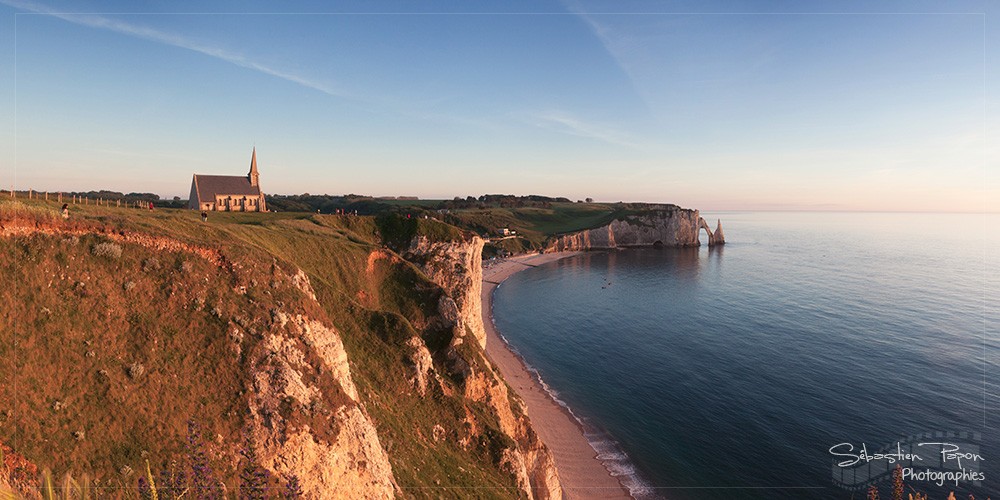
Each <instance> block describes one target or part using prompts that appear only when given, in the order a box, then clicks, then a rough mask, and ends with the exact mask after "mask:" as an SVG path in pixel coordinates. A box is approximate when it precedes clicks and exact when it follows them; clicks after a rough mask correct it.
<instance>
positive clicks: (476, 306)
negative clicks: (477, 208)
mask: <svg viewBox="0 0 1000 500" xmlns="http://www.w3.org/2000/svg"><path fill="white" fill-rule="evenodd" d="M483 244H484V242H483V240H482V239H481V238H479V237H478V236H475V237H472V238H470V239H469V240H466V241H451V242H432V241H430V240H429V239H428V238H426V237H422V236H418V237H416V238H414V239H413V241H412V243H411V245H410V247H409V250H408V251H407V252H406V253H405V254H404V257H405V258H406V259H407V260H410V261H411V262H414V263H418V266H419V267H420V269H421V270H422V271H423V272H424V273H425V274H426V275H427V276H428V277H429V278H430V279H431V280H432V281H434V282H435V283H437V284H438V285H440V286H441V287H442V288H443V289H444V290H445V291H446V295H444V296H442V298H441V300H440V301H439V312H440V316H441V318H442V320H443V321H444V322H445V323H446V324H450V325H453V326H452V328H454V332H455V334H454V336H453V339H452V342H451V344H450V345H449V346H448V348H447V349H446V351H445V357H446V359H447V360H448V370H449V371H450V374H451V375H453V376H456V377H458V378H459V379H460V380H461V381H462V389H463V396H464V397H465V398H467V399H469V400H471V401H476V402H480V403H485V404H486V405H488V407H489V408H490V409H491V410H492V413H493V417H494V418H496V419H497V421H498V422H499V425H500V428H501V430H502V431H503V433H504V434H506V435H507V436H508V437H509V438H510V439H511V440H512V441H513V442H514V446H512V447H509V448H506V449H504V450H503V451H502V454H501V458H500V465H501V466H502V467H503V468H504V469H505V470H507V471H508V472H509V473H511V474H513V475H514V476H515V478H516V481H517V485H518V488H519V489H520V490H521V491H522V492H523V493H524V494H525V495H527V496H528V498H539V499H552V498H562V488H561V486H560V484H559V475H558V473H557V471H556V468H555V461H554V459H553V458H552V454H551V452H549V450H548V448H546V446H545V444H544V443H542V441H541V440H540V439H539V438H538V436H537V435H536V434H535V431H534V429H532V427H531V422H530V421H529V419H528V416H527V414H526V413H525V409H524V406H523V403H521V401H520V399H518V398H516V396H514V395H513V394H511V393H510V391H509V388H508V386H507V384H506V382H505V381H504V380H503V378H502V377H501V376H500V373H499V372H497V371H496V370H495V369H494V367H493V365H492V364H491V363H490V362H489V360H488V359H487V358H486V356H485V353H484V350H483V349H484V348H485V346H486V333H485V329H484V326H483V320H482V304H481V300H482V298H481V297H482V250H483ZM468 343H473V344H474V345H469V344H468ZM512 396H513V397H512ZM467 423H468V425H469V426H471V427H473V428H475V427H476V425H477V422H476V418H475V416H473V415H469V416H468V418H467Z"/></svg>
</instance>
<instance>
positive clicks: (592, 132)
mask: <svg viewBox="0 0 1000 500" xmlns="http://www.w3.org/2000/svg"><path fill="white" fill-rule="evenodd" d="M528 119H529V121H530V122H531V123H532V124H533V125H535V126H536V127H541V128H544V129H548V130H552V131H555V132H560V133H563V134H569V135H575V136H577V137H585V138H588V139H596V140H599V141H602V142H606V143H609V144H614V145H617V146H625V147H629V148H640V147H641V145H640V144H639V143H638V142H636V141H634V140H633V139H632V138H631V137H629V135H628V134H626V133H624V132H622V131H621V130H618V129H617V128H615V127H612V126H608V125H603V124H599V123H593V122H588V121H584V120H582V119H580V118H577V117H575V116H573V115H571V114H569V113H567V112H565V111H545V112H541V113H532V114H530V115H528Z"/></svg>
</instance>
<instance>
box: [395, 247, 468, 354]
mask: <svg viewBox="0 0 1000 500" xmlns="http://www.w3.org/2000/svg"><path fill="white" fill-rule="evenodd" d="M483 244H484V242H483V239H482V238H480V237H478V236H474V237H472V239H471V240H469V241H446V242H432V241H431V240H430V239H429V238H427V237H426V236H417V237H415V238H413V241H411V242H410V247H409V249H408V250H407V251H406V252H405V253H404V254H403V256H404V257H405V258H406V259H407V260H409V261H410V262H413V263H414V264H416V265H417V267H419V268H420V270H421V271H423V273H424V274H425V275H427V277H428V278H430V280H431V281H433V282H434V283H437V284H438V285H439V286H440V287H441V288H443V289H444V292H445V297H442V303H441V304H439V306H438V307H439V309H440V310H441V314H442V316H443V317H444V318H446V320H448V321H454V322H455V325H456V328H457V329H458V333H459V335H460V336H465V335H467V334H469V333H471V334H472V337H473V339H474V340H475V341H476V342H478V343H479V346H480V348H483V349H485V348H486V330H485V329H484V328H483V321H482V318H480V317H479V314H480V311H481V310H482V307H483V304H482V297H481V292H482V288H483ZM448 299H451V301H450V302H449V300H448Z"/></svg>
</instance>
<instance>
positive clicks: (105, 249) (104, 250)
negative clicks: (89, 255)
mask: <svg viewBox="0 0 1000 500" xmlns="http://www.w3.org/2000/svg"><path fill="white" fill-rule="evenodd" d="M94 255H96V256H98V257H107V258H109V259H114V260H117V259H119V258H121V256H122V247H121V245H119V244H117V243H111V242H107V243H98V244H96V245H94Z"/></svg>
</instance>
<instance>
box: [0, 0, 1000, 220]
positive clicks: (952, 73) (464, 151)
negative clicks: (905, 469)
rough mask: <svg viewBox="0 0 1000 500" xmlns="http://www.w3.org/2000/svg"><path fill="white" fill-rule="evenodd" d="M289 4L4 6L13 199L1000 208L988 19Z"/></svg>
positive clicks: (8, 177)
mask: <svg viewBox="0 0 1000 500" xmlns="http://www.w3.org/2000/svg"><path fill="white" fill-rule="evenodd" d="M275 8H276V7H275V6H274V5H273V4H269V3H266V2H249V3H243V2H239V3H236V2H213V3H210V4H207V5H205V4H201V3H196V2H176V3H171V4H168V5H160V6H144V7H135V6H134V5H132V4H131V3H128V2H118V1H109V2H94V3H91V4H86V5H81V4H79V3H70V2H67V1H65V0H39V1H35V0H0V15H2V16H3V18H4V22H5V23H6V26H7V27H9V28H10V29H5V30H0V31H3V33H2V34H0V93H4V94H6V95H9V96H11V97H12V99H4V100H2V102H0V116H2V117H0V128H3V129H7V130H9V131H10V132H11V133H10V139H9V140H5V141H2V142H0V159H2V162H3V163H2V164H3V168H2V169H0V175H2V177H0V188H3V189H10V187H11V186H12V185H13V186H16V188H17V189H29V188H30V189H36V190H57V189H64V190H65V189H67V188H70V189H72V190H77V191H89V190H99V189H108V190H113V191H121V192H153V193H156V194H158V195H160V196H161V197H164V198H168V199H169V198H171V197H173V196H180V197H181V198H186V197H187V195H188V191H189V187H190V181H191V174H193V173H203V174H229V175H242V174H244V173H245V172H246V170H247V168H248V165H249V159H250V150H251V148H252V147H254V146H256V148H257V154H258V162H259V166H260V172H261V184H262V187H263V189H264V191H265V192H267V193H290V194H296V193H304V192H310V193H331V194H332V193H338V194H346V193H364V194H369V195H372V196H418V197H420V198H421V199H451V198H453V197H454V196H462V197H465V196H467V195H468V194H473V195H475V196H478V194H483V193H512V194H518V195H521V194H529V193H540V194H544V195H546V196H553V197H566V198H569V199H570V200H573V201H575V200H577V199H584V198H593V199H595V200H597V201H603V202H616V201H626V202H631V201H639V200H642V201H646V202H650V203H674V204H677V205H681V206H684V207H690V208H698V209H700V210H702V211H722V210H751V211H760V210H780V211H875V212H879V211H891V212H960V213H982V212H990V213H992V212H997V211H1000V201H998V200H1000V181H998V179H997V175H996V166H997V165H998V163H1000V148H998V147H997V145H996V141H990V140H989V138H990V137H995V136H996V134H995V131H996V130H997V125H998V122H997V120H996V119H995V117H994V116H993V115H994V114H995V113H992V111H993V110H994V109H995V108H996V102H997V100H996V93H995V92H994V91H993V90H994V88H995V83H994V81H995V75H996V69H995V68H996V64H994V63H993V59H994V56H993V53H994V52H995V51H994V50H993V47H995V46H996V42H997V36H996V34H997V30H996V28H995V27H993V26H992V24H991V23H988V22H987V21H988V15H989V13H990V12H988V11H989V9H990V6H989V4H988V3H987V2H956V3H939V2H895V1H893V2H890V1H886V2H875V3H872V2H820V3H810V4H805V5H802V4H800V3H797V2H711V3H707V4H706V3H703V2H681V1H672V2H641V1H639V2H626V3H619V2H614V3H609V2H594V1H590V2H587V1H581V2H576V1H569V0H567V1H563V2H557V1H553V2H502V3H501V2H491V3H482V4H474V5H469V4H464V3H458V2H432V3H421V4H412V3H407V2H347V3H338V4H335V5H331V4H327V3H324V2H305V1H300V2H290V3H282V4H281V5H280V8H281V9H282V10H281V12H274V9H275ZM136 9H141V10H138V11H137V10H136ZM993 24H995V23H993ZM460 193H468V194H460ZM474 193H477V194H474Z"/></svg>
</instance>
